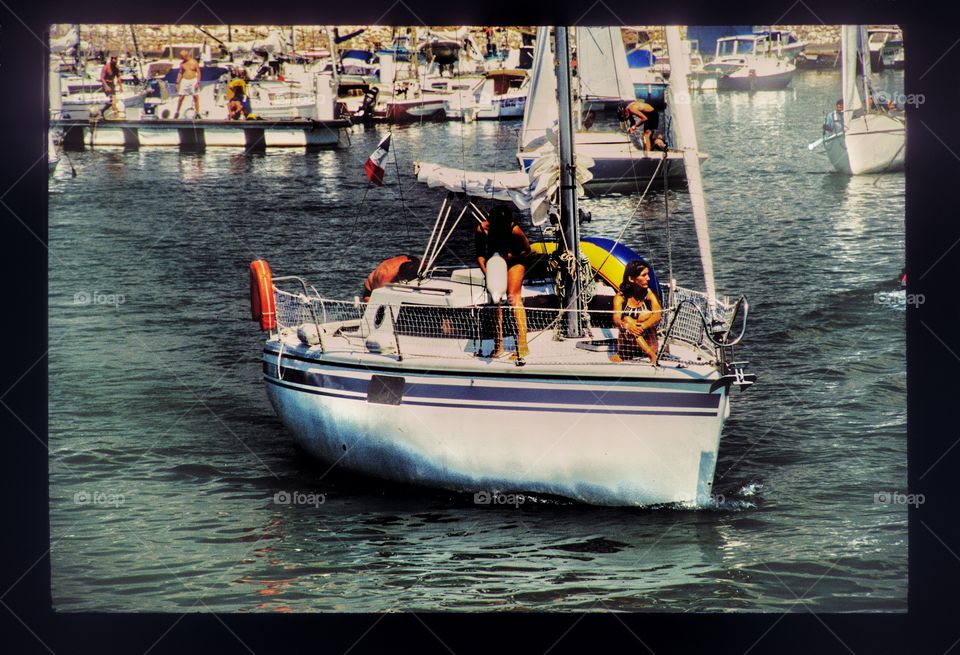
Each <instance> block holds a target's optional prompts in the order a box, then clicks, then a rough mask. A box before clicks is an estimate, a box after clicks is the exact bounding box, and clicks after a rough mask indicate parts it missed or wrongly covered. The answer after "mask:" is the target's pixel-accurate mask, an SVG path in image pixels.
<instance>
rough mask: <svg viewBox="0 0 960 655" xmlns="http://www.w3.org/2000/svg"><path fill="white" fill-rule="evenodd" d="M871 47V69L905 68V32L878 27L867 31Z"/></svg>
mask: <svg viewBox="0 0 960 655" xmlns="http://www.w3.org/2000/svg"><path fill="white" fill-rule="evenodd" d="M867 43H868V45H869V46H870V67H871V68H872V69H873V70H875V71H879V70H883V69H885V68H893V69H897V70H899V69H902V68H903V32H901V31H900V30H899V29H897V28H893V27H876V28H871V29H868V30H867Z"/></svg>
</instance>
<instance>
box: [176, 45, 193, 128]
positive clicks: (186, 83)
mask: <svg viewBox="0 0 960 655" xmlns="http://www.w3.org/2000/svg"><path fill="white" fill-rule="evenodd" d="M180 59H181V60H182V61H181V63H180V72H179V73H178V74H177V94H178V95H179V96H180V99H179V100H177V111H176V112H174V114H173V117H174V118H175V119H176V118H180V108H181V107H182V106H183V99H184V98H186V97H187V96H193V110H194V118H200V64H198V63H197V60H196V59H194V58H193V57H192V56H191V55H190V53H189V52H188V51H186V50H181V51H180Z"/></svg>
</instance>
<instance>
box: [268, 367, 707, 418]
mask: <svg viewBox="0 0 960 655" xmlns="http://www.w3.org/2000/svg"><path fill="white" fill-rule="evenodd" d="M263 379H264V381H265V382H267V383H269V384H272V385H274V386H277V387H283V388H284V389H290V390H292V391H300V392H302V393H310V394H314V395H317V396H328V397H331V398H340V399H342V400H359V401H363V402H366V398H365V397H359V396H345V395H342V394H339V393H336V392H330V391H324V390H321V389H319V388H316V387H312V388H304V387H299V386H294V385H293V384H287V383H285V382H281V381H280V380H277V379H276V378H272V377H270V376H268V375H264V376H263ZM401 405H410V406H416V407H447V408H451V409H487V410H488V409H491V405H490V404H489V403H484V404H465V403H435V402H428V401H421V400H407V399H406V398H405V399H404V400H403V402H402V403H401ZM495 409H497V410H498V411H499V410H507V411H524V412H565V413H569V414H631V415H632V414H643V415H647V416H651V415H653V416H706V417H710V418H716V417H717V415H718V414H717V412H715V411H714V412H690V411H685V412H680V411H671V410H667V409H607V408H604V407H586V408H584V407H536V406H530V405H506V404H502V403H501V404H498V405H496V407H495Z"/></svg>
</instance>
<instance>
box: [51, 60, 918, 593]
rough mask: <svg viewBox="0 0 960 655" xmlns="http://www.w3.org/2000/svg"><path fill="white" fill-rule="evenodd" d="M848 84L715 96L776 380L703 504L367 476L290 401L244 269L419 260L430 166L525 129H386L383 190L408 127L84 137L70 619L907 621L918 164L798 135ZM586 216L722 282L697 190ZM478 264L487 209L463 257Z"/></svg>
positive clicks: (715, 174) (75, 267)
mask: <svg viewBox="0 0 960 655" xmlns="http://www.w3.org/2000/svg"><path fill="white" fill-rule="evenodd" d="M879 80H880V86H881V87H882V88H886V89H887V90H888V91H891V92H899V91H902V88H903V75H902V73H899V72H884V73H882V74H881V75H880V76H879ZM839 87H840V79H839V73H837V72H829V73H813V72H811V73H803V74H798V75H797V76H796V77H795V79H794V81H793V82H792V84H791V87H790V88H789V89H787V90H785V91H776V92H757V93H753V94H750V93H720V94H717V93H702V94H698V95H694V96H693V102H694V103H695V108H694V115H695V117H696V121H697V127H698V137H699V143H700V148H701V150H702V151H704V152H706V153H707V154H708V155H709V159H708V160H707V161H706V163H705V164H704V167H703V174H704V183H705V186H706V199H707V209H708V213H709V216H710V219H711V236H712V240H713V252H714V260H715V269H716V277H717V284H718V288H719V291H720V292H721V293H725V294H729V295H731V296H735V295H736V294H739V293H744V294H746V295H747V297H748V298H749V300H750V315H749V323H748V326H747V336H746V339H745V343H744V345H743V347H742V348H740V349H739V350H738V352H737V357H738V359H743V360H748V361H749V362H750V370H751V371H753V372H756V373H757V374H758V375H759V378H760V379H759V382H758V384H756V385H755V386H754V387H752V388H751V389H750V390H749V391H746V392H744V393H742V394H741V393H735V395H734V396H733V411H732V415H731V417H730V419H729V420H728V421H727V423H726V426H725V428H724V434H723V439H722V441H721V446H720V458H719V462H718V465H717V472H716V481H715V486H714V493H715V495H716V496H715V502H714V503H713V505H712V506H711V507H709V508H707V509H703V510H698V511H692V510H679V509H671V508H661V509H622V508H598V507H590V506H584V505H577V504H573V503H568V502H564V501H560V500H557V499H546V498H535V497H513V496H503V497H499V498H495V499H494V500H495V501H496V502H490V503H487V504H478V503H476V502H475V498H474V496H473V495H472V494H470V495H468V494H457V493H452V492H444V491H437V490H431V489H422V488H415V487H408V486H402V485H393V484H387V483H384V482H382V481H379V480H375V479H369V478H359V477H356V476H351V475H348V474H345V473H344V472H342V471H340V470H338V469H336V468H331V467H329V466H328V465H326V464H324V463H322V462H316V461H313V460H311V459H309V458H307V457H306V456H304V455H303V454H301V453H299V452H298V451H297V450H295V448H294V446H293V439H292V436H291V435H290V434H289V433H288V432H287V430H286V429H285V428H284V427H283V425H282V424H281V423H280V421H279V419H278V418H277V417H276V415H275V413H274V411H273V409H272V408H271V406H270V404H269V403H268V401H267V398H266V395H265V392H264V388H263V382H262V380H261V370H260V366H261V365H260V351H261V347H262V343H263V333H261V332H260V331H259V330H258V329H257V326H256V324H255V323H253V322H251V321H250V320H249V291H248V275H247V266H248V264H249V262H250V261H251V260H252V259H254V258H257V257H264V258H266V259H267V260H268V261H269V262H270V265H271V267H272V269H273V271H274V274H275V275H301V276H303V277H305V278H306V279H307V281H308V282H310V283H312V284H313V285H315V286H316V287H317V289H318V290H320V292H321V293H323V294H325V295H328V296H331V297H348V298H352V297H353V295H355V294H356V293H357V292H358V291H359V289H360V286H361V284H362V282H363V279H364V277H365V276H366V275H367V273H368V272H369V271H370V270H371V269H372V268H373V267H374V266H375V265H376V264H377V263H378V262H379V261H381V260H382V259H384V258H387V257H391V256H394V255H397V254H401V253H407V252H409V253H414V254H419V253H421V252H422V251H423V248H424V246H425V244H426V239H427V236H428V234H429V231H430V227H431V226H432V224H433V221H434V219H435V217H436V212H437V210H438V208H439V205H440V202H441V201H442V198H443V194H442V193H441V192H440V191H438V190H433V189H427V188H426V187H424V186H423V185H418V184H416V183H415V182H414V179H413V175H412V162H413V161H414V160H418V159H422V160H425V161H434V162H440V163H444V164H447V165H451V166H463V167H466V168H468V169H473V170H493V169H497V168H499V169H502V170H513V168H514V167H515V166H516V159H515V150H516V137H517V132H518V130H519V127H520V124H519V122H512V123H499V124H498V123H472V124H463V123H439V124H426V125H413V126H409V127H404V128H394V130H393V139H392V145H391V151H390V155H389V159H388V166H387V173H386V183H385V184H384V186H382V187H368V184H367V179H366V177H365V176H364V174H363V164H364V162H365V161H366V159H367V157H368V156H369V155H370V153H371V152H373V150H374V149H375V148H376V145H377V143H378V142H379V141H380V140H381V139H382V138H383V137H384V136H385V135H386V133H387V131H388V128H387V127H386V126H377V127H374V128H363V127H354V128H352V130H351V131H350V133H349V140H350V145H349V147H344V148H340V149H337V150H321V151H315V152H313V151H309V152H305V151H304V150H302V149H289V150H286V149H278V150H267V151H266V152H262V153H244V152H242V151H241V150H240V149H223V148H221V149H215V148H210V149H208V150H207V151H206V152H185V151H179V150H177V149H166V148H154V149H149V148H143V149H140V150H123V149H121V148H102V149H96V150H87V151H84V152H73V153H69V156H70V163H72V165H73V166H74V168H75V169H76V171H77V177H76V178H73V177H71V175H70V167H69V164H68V162H67V161H65V160H64V161H62V162H61V165H60V168H59V169H58V170H57V172H56V174H55V175H54V176H53V177H52V178H51V180H50V201H49V202H50V205H49V206H50V215H49V240H50V249H51V253H50V283H49V342H50V346H51V350H50V354H49V434H50V460H49V464H50V526H51V537H50V538H51V543H52V544H53V547H52V550H51V563H52V596H53V600H54V605H55V607H56V609H57V610H59V611H108V612H114V611H115V612H122V611H160V612H184V611H217V612H228V611H249V612H306V611H324V612H326V611H333V612H389V611H403V610H414V611H503V610H524V611H584V610H595V611H606V610H615V611H661V610H663V611H708V612H713V611H760V612H780V611H785V610H791V611H795V612H802V611H804V609H805V608H809V609H812V610H813V611H891V610H892V611H906V594H907V509H908V508H907V505H906V504H902V503H901V502H900V501H901V500H903V498H904V497H903V496H900V495H899V494H902V493H905V491H906V476H907V446H906V372H905V370H906V353H905V335H904V324H905V312H904V304H903V300H904V297H903V295H902V294H900V293H899V292H898V277H899V273H900V270H901V267H902V266H903V263H904V177H903V175H902V174H888V175H882V176H861V177H849V176H844V175H840V174H836V173H834V172H833V171H832V169H831V167H830V164H829V162H828V161H827V158H826V156H825V154H824V153H823V152H822V150H818V151H814V152H809V151H808V150H807V148H806V144H807V143H810V142H812V141H814V140H816V139H817V138H819V137H820V135H821V132H820V124H821V120H822V117H823V115H824V113H825V112H827V111H828V110H830V109H831V108H832V106H833V104H834V102H835V101H836V98H837V97H838V94H839ZM398 181H399V184H398ZM641 190H642V189H641ZM665 196H666V200H667V201H668V205H669V209H670V218H669V220H668V219H667V218H666V215H665V211H664V199H665ZM581 206H582V208H583V209H585V210H586V211H589V212H591V213H592V220H591V221H590V222H589V223H586V224H585V226H584V232H585V233H590V234H594V235H599V236H609V237H616V236H617V235H618V234H619V233H620V231H621V229H623V226H624V224H625V223H624V221H626V220H628V219H630V220H629V224H628V225H627V229H626V232H625V236H624V240H625V242H626V243H627V244H628V245H630V246H631V247H633V248H634V249H636V250H638V251H639V252H641V253H642V254H644V255H645V256H647V257H648V258H649V259H650V260H651V261H652V263H653V265H654V267H655V268H656V269H657V271H658V273H659V275H660V276H661V277H662V278H666V272H667V270H668V269H669V268H671V267H672V268H673V272H674V277H676V278H677V280H678V282H679V283H680V284H681V285H683V286H688V287H691V286H692V287H702V276H701V275H700V272H699V259H698V255H697V251H696V244H695V235H694V230H693V226H692V214H691V211H690V202H689V196H688V195H687V192H686V191H685V190H683V189H674V188H671V189H668V190H667V191H666V194H664V192H663V191H661V190H652V191H651V192H650V193H649V194H648V195H647V196H646V197H645V198H643V199H641V196H640V194H639V193H637V194H632V195H616V196H609V197H604V198H598V199H593V200H587V201H584V202H583V203H582V205H581ZM529 233H530V234H531V237H532V238H536V237H537V236H538V233H537V232H536V231H535V230H530V231H529ZM471 259H472V237H471V234H470V226H466V225H464V226H462V227H461V228H460V230H459V231H458V234H457V237H456V238H455V239H454V240H453V242H452V247H451V249H450V252H448V253H447V254H445V255H444V258H443V261H444V262H446V263H449V264H457V263H460V262H469V261H471ZM490 429H491V430H496V426H495V425H491V426H490ZM611 429H615V426H611ZM582 438H583V439H585V440H589V439H593V438H596V437H595V436H594V435H589V434H584V435H582Z"/></svg>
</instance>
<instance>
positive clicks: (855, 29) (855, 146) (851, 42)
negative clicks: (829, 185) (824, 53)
mask: <svg viewBox="0 0 960 655" xmlns="http://www.w3.org/2000/svg"><path fill="white" fill-rule="evenodd" d="M840 48H841V60H842V73H843V111H842V112H834V113H833V114H832V115H828V116H827V119H826V120H825V122H824V126H823V129H824V136H823V138H822V139H820V141H817V142H814V143H812V144H810V146H808V148H810V149H811V150H812V149H813V148H815V147H816V146H817V145H819V144H821V143H822V144H823V147H824V149H825V150H826V152H827V156H828V157H829V158H830V163H831V164H833V167H834V168H835V169H837V170H838V171H840V172H841V173H849V174H852V175H861V174H865V173H886V172H888V171H898V170H903V167H904V162H905V159H906V155H905V148H906V121H905V119H904V117H903V116H902V115H900V112H899V111H897V110H894V109H887V108H886V107H881V106H877V105H878V104H879V103H877V102H876V101H875V100H874V95H873V90H872V86H871V81H870V73H871V69H870V54H869V50H868V48H867V35H866V30H865V29H864V28H863V26H860V25H844V26H843V31H842V38H841V41H840ZM858 61H859V62H860V65H861V66H862V70H863V76H862V78H860V79H859V80H858V78H857V63H858Z"/></svg>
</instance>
